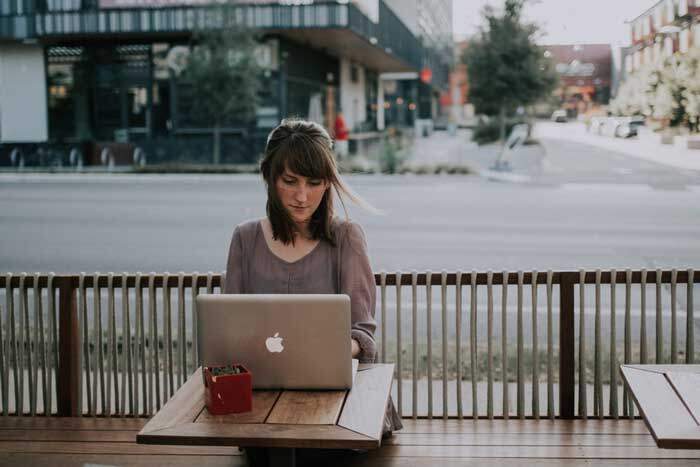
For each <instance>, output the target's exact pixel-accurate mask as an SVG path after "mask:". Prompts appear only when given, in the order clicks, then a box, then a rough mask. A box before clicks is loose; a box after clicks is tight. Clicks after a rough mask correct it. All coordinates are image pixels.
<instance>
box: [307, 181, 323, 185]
mask: <svg viewBox="0 0 700 467" xmlns="http://www.w3.org/2000/svg"><path fill="white" fill-rule="evenodd" d="M321 183H322V182H321V180H309V185H313V186H319V185H320V184H321Z"/></svg>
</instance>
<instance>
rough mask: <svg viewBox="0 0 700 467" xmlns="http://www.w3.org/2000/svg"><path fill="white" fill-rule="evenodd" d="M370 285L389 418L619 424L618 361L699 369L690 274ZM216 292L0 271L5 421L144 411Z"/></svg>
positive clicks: (695, 276) (168, 283) (209, 278)
mask: <svg viewBox="0 0 700 467" xmlns="http://www.w3.org/2000/svg"><path fill="white" fill-rule="evenodd" d="M375 278H376V283H377V286H378V295H377V297H378V303H377V314H376V318H377V324H378V328H377V331H376V333H375V337H376V339H377V341H378V353H379V359H380V360H381V361H391V362H394V363H395V364H396V381H395V385H394V391H395V392H394V398H395V401H396V405H397V408H398V410H399V413H400V414H401V415H402V416H410V417H414V418H416V417H427V418H433V417H442V418H448V417H456V418H465V417H471V418H495V417H499V418H510V417H517V418H535V419H537V418H540V417H542V418H544V417H546V418H555V417H558V418H574V417H580V418H586V417H589V416H594V417H599V418H602V417H611V418H618V417H620V416H625V417H633V416H634V415H635V411H634V407H633V405H632V401H631V399H630V397H629V396H628V394H627V393H626V392H625V391H623V388H622V386H621V380H620V378H619V376H618V368H619V364H620V363H633V362H634V363H652V362H654V363H681V362H684V363H693V362H694V361H696V358H697V357H696V350H695V349H696V346H695V333H694V308H693V307H694V301H693V287H694V284H697V283H700V273H698V272H694V271H693V270H692V269H689V270H675V269H674V270H665V271H661V270H649V271H648V270H637V271H631V270H625V271H615V270H612V271H601V270H597V271H578V272H576V271H572V272H569V271H562V272H553V271H547V272H522V271H519V272H500V273H493V272H480V273H477V272H456V273H446V272H442V273H438V274H433V273H430V272H426V273H421V274H419V273H416V272H412V273H395V274H387V273H380V274H376V277H375ZM221 281H222V275H221V274H214V273H207V274H198V273H194V274H185V273H178V274H169V273H165V274H155V273H150V274H141V273H137V274H126V273H124V274H118V275H115V274H111V273H110V274H99V273H95V274H92V275H86V274H80V275H54V274H33V275H28V274H24V273H23V274H6V275H4V276H0V291H1V292H4V300H2V301H0V329H2V342H1V343H0V364H1V365H0V368H1V374H0V390H1V391H2V398H1V399H2V412H3V414H4V415H9V414H17V415H37V414H46V415H61V416H63V415H73V416H76V415H80V414H82V415H86V416H149V415H151V414H153V413H154V412H155V411H157V410H158V409H159V408H160V407H161V406H162V405H163V404H164V403H165V401H166V400H167V399H168V398H169V397H170V396H171V395H172V394H173V393H174V392H175V390H176V389H177V388H178V387H179V386H180V385H182V384H183V382H184V381H185V380H186V378H187V376H188V375H190V374H191V373H192V372H193V371H194V369H195V367H196V365H197V361H198V360H197V351H196V349H197V342H196V332H192V330H194V329H196V316H197V311H196V307H195V306H194V304H195V297H196V296H197V294H199V293H203V292H207V293H216V292H219V291H220V284H221ZM436 292H437V293H436ZM577 292H578V293H577ZM56 293H58V294H57V296H56ZM648 293H652V294H654V295H655V297H656V299H655V314H654V315H653V316H648V315H647V303H648V300H647V294H648ZM664 294H666V295H669V298H668V300H667V301H666V302H665V303H664V299H663V297H664ZM2 295H3V294H2V293H0V297H1V296H2ZM619 295H624V300H618V296H619ZM577 296H578V300H576V297H577ZM683 297H684V298H685V303H684V304H681V306H679V302H680V301H681V299H682V298H683ZM436 301H437V303H434V302H436ZM604 301H605V302H606V303H603V302H604ZM3 303H4V305H3ZM591 303H592V304H593V306H590V307H589V306H587V305H589V304H591ZM618 305H619V306H618ZM511 315H512V316H511ZM589 315H592V321H591V317H589ZM605 315H607V318H605V317H604V316H605ZM618 315H620V318H622V322H621V325H619V324H618ZM649 318H651V319H652V321H653V322H654V323H655V326H653V328H652V327H651V326H647V321H648V320H649ZM669 320H670V322H669ZM606 324H607V326H606ZM679 327H681V329H684V331H681V332H680V333H679ZM605 328H606V329H605ZM604 329H605V330H604ZM652 335H653V337H654V339H653V341H651V342H650V336H652ZM635 336H636V337H635ZM618 341H620V343H621V344H620V345H619V347H618ZM652 343H653V344H652ZM667 344H668V345H667ZM698 347H700V346H698ZM409 352H410V353H409ZM465 357H467V358H465ZM465 385H466V386H467V388H465ZM589 386H592V387H589ZM620 395H621V396H622V410H620V403H619V402H620V401H619V399H620ZM606 399H607V401H606ZM408 401H410V404H408ZM606 402H607V404H606ZM591 406H592V410H591ZM17 408H20V409H19V410H17Z"/></svg>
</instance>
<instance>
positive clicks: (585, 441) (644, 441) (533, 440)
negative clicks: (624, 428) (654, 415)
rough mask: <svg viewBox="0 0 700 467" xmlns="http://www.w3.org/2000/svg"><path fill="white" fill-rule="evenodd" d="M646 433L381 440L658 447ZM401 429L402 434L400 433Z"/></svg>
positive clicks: (393, 441)
mask: <svg viewBox="0 0 700 467" xmlns="http://www.w3.org/2000/svg"><path fill="white" fill-rule="evenodd" d="M644 431H645V432H646V433H645V434H638V435H627V434H625V435H615V436H610V435H609V434H579V433H577V434H573V433H540V434H537V433H505V434H504V433H435V434H425V433H401V432H398V433H396V434H395V435H394V436H392V437H391V438H389V439H386V440H383V441H382V446H402V445H420V446H457V445H460V446H645V447H656V443H655V442H654V438H652V437H651V435H650V434H649V432H648V431H647V430H646V429H645V430H644ZM399 433H400V434H399Z"/></svg>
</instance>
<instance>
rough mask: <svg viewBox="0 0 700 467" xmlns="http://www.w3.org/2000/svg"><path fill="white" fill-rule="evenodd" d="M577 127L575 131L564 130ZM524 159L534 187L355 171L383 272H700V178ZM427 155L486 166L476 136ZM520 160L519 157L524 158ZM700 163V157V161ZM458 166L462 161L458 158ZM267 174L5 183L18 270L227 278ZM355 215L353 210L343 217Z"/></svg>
mask: <svg viewBox="0 0 700 467" xmlns="http://www.w3.org/2000/svg"><path fill="white" fill-rule="evenodd" d="M562 128H565V127H562ZM542 143H543V144H542V146H525V147H523V148H522V149H523V150H522V153H515V154H513V155H512V156H511V157H512V159H513V162H512V166H513V168H514V171H513V174H516V175H522V176H525V178H523V179H521V181H519V182H517V183H512V182H509V181H507V180H506V181H493V180H490V179H488V178H485V177H479V176H462V175H422V176H418V175H394V176H387V175H350V176H347V181H348V182H349V184H350V185H351V186H352V187H353V188H354V189H355V190H356V191H357V192H358V193H359V194H360V195H361V196H363V197H364V198H365V199H366V200H367V201H369V202H370V203H372V204H373V205H374V206H375V207H377V208H379V209H380V210H382V211H383V215H373V214H371V213H368V212H365V211H363V210H361V209H359V208H357V207H354V206H351V207H350V215H351V217H352V218H353V219H355V220H357V221H358V222H360V223H361V224H362V226H363V227H364V229H365V232H366V235H367V241H368V244H369V251H370V256H371V261H372V265H373V268H374V269H375V270H376V271H380V270H386V271H389V272H392V271H410V270H414V269H415V270H419V271H424V270H428V269H430V270H433V271H441V270H443V269H445V270H456V269H462V270H472V269H475V270H479V271H484V270H488V269H491V270H494V271H500V270H503V269H506V270H512V271H515V270H519V269H524V270H532V269H537V270H546V269H553V270H563V269H578V268H609V267H618V268H625V267H630V268H657V267H663V268H668V267H679V268H687V267H692V266H697V265H698V264H700V248H699V246H700V239H699V238H698V232H700V205H699V204H698V203H697V200H698V194H699V193H700V174H699V173H698V172H693V171H688V170H681V169H676V168H672V167H668V166H664V165H660V164H655V163H652V162H649V161H645V160H640V159H636V158H633V157H628V156H625V155H622V154H619V153H614V152H610V151H606V150H604V149H601V148H596V147H591V146H584V145H582V144H580V143H572V142H567V141H565V140H562V139H557V140H554V139H551V140H547V139H545V140H543V141H542ZM417 147H418V148H419V149H421V150H422V157H423V158H424V159H427V158H428V157H432V158H433V159H434V160H436V161H438V162H440V161H441V160H444V161H447V160H450V161H451V163H455V162H458V163H465V164H468V165H470V166H472V167H477V168H480V169H486V168H488V166H489V165H490V164H492V162H493V160H494V158H495V157H496V155H497V150H496V148H493V147H487V148H478V147H477V148H475V147H474V145H473V143H471V142H468V141H467V140H466V137H465V135H464V134H459V135H458V136H456V137H454V138H453V139H449V137H448V136H447V135H446V133H444V132H442V133H436V134H435V135H434V136H433V137H431V138H429V139H427V140H418V142H417ZM516 156H517V157H516ZM698 157H700V155H699V156H698ZM457 159H458V160H457ZM264 208H265V191H264V188H263V184H262V182H261V180H260V179H259V177H258V176H255V175H211V176H200V175H111V176H110V175H79V174H76V175H40V174H3V175H0V235H1V237H2V239H3V240H2V244H1V245H0V264H2V267H1V269H2V270H4V271H12V272H21V271H26V272H34V271H42V272H48V271H54V272H57V273H59V272H65V273H77V272H80V271H85V272H89V273H91V272H94V271H101V272H107V271H113V272H122V271H129V272H136V271H142V272H148V271H158V272H163V271H170V272H177V271H188V272H191V271H200V272H203V271H209V270H212V271H220V270H222V269H223V268H224V266H225V259H226V254H227V249H228V242H229V239H230V235H231V232H232V230H233V227H234V226H235V225H236V224H237V223H239V222H242V221H244V220H246V219H251V218H255V217H259V216H262V215H264ZM338 213H339V214H341V215H342V209H341V208H339V209H338Z"/></svg>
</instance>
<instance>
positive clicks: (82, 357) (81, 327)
mask: <svg viewBox="0 0 700 467" xmlns="http://www.w3.org/2000/svg"><path fill="white" fill-rule="evenodd" d="M87 314H88V310H87V291H86V290H85V273H84V272H81V273H80V276H79V278H78V332H79V333H80V343H81V344H82V346H83V347H82V349H81V350H80V352H79V355H78V361H79V362H80V363H79V364H80V379H79V381H78V388H79V390H80V398H79V399H78V413H79V414H80V415H82V414H83V379H84V380H85V392H86V393H87V397H88V400H87V406H88V413H89V412H90V407H92V388H91V387H90V373H89V371H88V368H89V361H90V336H89V333H88V319H87Z"/></svg>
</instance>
